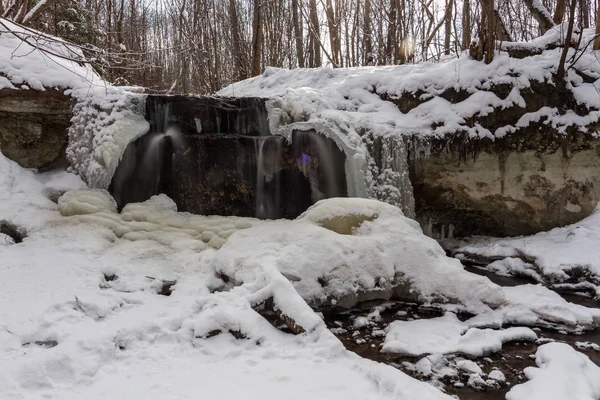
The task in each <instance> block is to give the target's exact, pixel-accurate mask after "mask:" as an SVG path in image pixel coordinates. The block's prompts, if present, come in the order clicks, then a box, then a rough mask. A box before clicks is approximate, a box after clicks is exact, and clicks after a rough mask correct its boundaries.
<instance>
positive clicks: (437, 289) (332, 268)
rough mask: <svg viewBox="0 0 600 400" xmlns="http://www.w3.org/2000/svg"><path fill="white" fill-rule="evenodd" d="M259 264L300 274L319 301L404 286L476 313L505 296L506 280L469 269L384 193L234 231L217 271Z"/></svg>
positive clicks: (240, 272) (304, 291)
mask: <svg viewBox="0 0 600 400" xmlns="http://www.w3.org/2000/svg"><path fill="white" fill-rule="evenodd" d="M375 215H376V218H374V219H373V217H374V216H375ZM349 227H350V228H352V227H353V229H349ZM338 232H339V233H338ZM348 233H349V234H348ZM299 255H301V256H299ZM259 266H260V267H261V268H267V267H268V268H274V269H277V270H278V271H280V272H281V273H283V274H284V275H285V276H286V277H298V278H299V279H294V282H293V284H294V287H295V288H296V290H297V291H298V292H299V293H300V295H301V296H302V297H303V298H304V299H305V300H307V301H308V302H309V303H311V304H314V305H319V304H327V303H329V302H332V300H335V301H334V302H333V303H335V304H337V305H339V306H346V307H349V306H352V305H353V304H355V303H356V302H357V301H358V300H359V299H365V296H366V297H369V296H370V297H371V298H390V297H391V296H392V295H393V294H394V292H396V293H397V292H398V291H399V292H400V296H402V295H404V296H409V297H411V298H413V299H415V298H416V299H418V300H419V301H423V302H435V301H441V302H454V303H457V304H460V305H462V306H463V308H466V309H469V310H472V311H474V312H477V311H481V310H488V309H489V306H492V307H496V306H498V305H499V304H502V303H503V302H504V295H503V292H502V289H501V288H500V287H499V286H497V285H495V284H493V283H492V282H490V281H489V280H488V279H487V278H482V277H477V276H476V275H474V274H470V273H468V272H466V271H465V270H464V269H463V267H462V265H461V264H460V262H458V260H453V259H450V258H448V257H446V255H445V253H444V251H443V250H442V248H441V247H440V246H439V245H438V243H437V242H436V241H435V240H433V239H431V238H429V237H427V236H425V235H423V233H422V231H421V229H420V227H419V225H418V223H417V222H415V221H414V220H411V219H408V218H406V217H404V216H403V215H402V212H401V211H400V210H399V209H398V208H396V207H393V206H390V205H388V204H385V203H381V202H379V201H376V200H368V199H352V198H336V199H327V200H322V201H319V202H317V203H316V204H315V205H314V206H313V207H311V208H310V209H309V210H308V211H306V212H305V213H304V214H303V215H301V216H300V217H299V218H298V219H296V220H294V221H285V220H280V221H273V222H270V223H269V224H258V225H254V226H253V227H252V228H250V229H247V230H243V231H238V232H236V234H235V235H232V236H231V237H230V239H229V240H228V241H227V243H226V244H225V245H224V246H223V247H222V248H221V250H220V251H219V252H218V253H217V255H216V257H215V260H214V268H215V270H217V271H219V272H221V273H223V274H225V275H227V276H230V277H232V278H233V279H234V280H236V281H245V280H247V279H248V276H249V274H254V273H255V271H256V270H257V267H259ZM365 266H368V267H365ZM407 286H408V287H407ZM365 292H366V293H365ZM363 294H364V296H363Z"/></svg>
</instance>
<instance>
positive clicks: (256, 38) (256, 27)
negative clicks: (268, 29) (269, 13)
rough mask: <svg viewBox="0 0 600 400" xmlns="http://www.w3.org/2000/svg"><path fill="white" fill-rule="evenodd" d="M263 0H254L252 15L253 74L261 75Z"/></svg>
mask: <svg viewBox="0 0 600 400" xmlns="http://www.w3.org/2000/svg"><path fill="white" fill-rule="evenodd" d="M260 2H261V0H254V11H253V16H252V76H257V75H260V57H261V48H262V38H263V32H262V18H261V9H260V8H261V4H260Z"/></svg>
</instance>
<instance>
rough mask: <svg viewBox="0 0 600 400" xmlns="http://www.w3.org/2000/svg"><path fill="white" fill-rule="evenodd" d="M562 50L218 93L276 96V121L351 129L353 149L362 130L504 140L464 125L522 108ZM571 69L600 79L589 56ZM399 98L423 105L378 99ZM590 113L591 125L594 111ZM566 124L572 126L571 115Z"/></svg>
mask: <svg viewBox="0 0 600 400" xmlns="http://www.w3.org/2000/svg"><path fill="white" fill-rule="evenodd" d="M562 29H563V26H562V25H560V26H557V27H554V28H552V29H550V30H549V31H548V32H547V33H546V34H545V35H544V36H543V37H541V38H538V39H536V40H535V41H533V42H532V43H531V46H533V47H536V48H538V47H539V48H540V49H541V48H542V46H544V47H545V45H546V44H548V43H554V42H556V41H557V40H558V38H560V37H561V35H562V34H563V32H562ZM592 37H593V31H592V30H585V33H584V37H583V40H582V44H585V43H587V42H588V40H589V39H590V38H592ZM519 45H522V46H525V45H526V44H524V43H521V44H519ZM531 46H530V47H531ZM561 51H562V49H552V50H545V51H543V52H541V54H539V55H534V56H532V57H527V58H523V59H517V58H510V57H509V56H508V54H507V53H505V52H500V53H499V54H497V55H496V56H495V57H494V60H493V61H492V62H491V63H490V64H489V65H486V64H484V63H481V62H478V61H475V60H472V59H470V58H469V57H468V56H467V55H466V54H465V55H463V56H462V57H460V58H457V59H453V60H451V61H448V62H445V63H420V64H416V65H401V66H386V67H359V68H336V69H332V68H314V69H294V70H286V69H277V68H268V69H266V70H265V72H264V73H263V74H262V75H260V76H257V77H254V78H251V79H248V80H245V81H242V82H238V83H234V84H232V85H230V86H228V87H226V88H224V89H223V90H221V91H220V92H219V94H220V95H225V96H238V97H242V96H260V97H271V98H276V99H277V100H278V102H279V106H278V107H279V109H280V111H281V114H282V122H285V123H290V122H302V123H307V122H308V123H314V124H319V123H323V124H330V125H331V124H338V125H340V126H344V127H346V126H351V127H353V128H354V129H353V130H348V132H347V135H348V137H349V140H350V139H351V140H352V141H354V142H355V143H358V141H357V140H356V138H355V135H356V133H357V132H359V133H360V132H365V131H375V132H377V134H379V135H386V134H389V133H393V134H418V135H437V136H440V135H444V134H447V133H455V132H457V131H464V130H467V131H468V133H469V134H470V135H471V136H474V137H481V136H491V137H494V136H502V135H504V134H505V133H506V128H504V129H502V131H500V132H489V131H487V130H486V129H483V128H482V127H481V126H479V127H477V126H476V127H473V128H467V127H466V126H465V120H466V119H468V118H471V117H473V116H475V115H481V116H485V115H486V114H487V113H489V112H490V111H491V110H492V108H498V107H500V108H503V109H504V108H508V107H512V106H517V107H524V106H525V105H524V100H523V98H522V97H521V95H520V94H519V91H520V90H522V89H527V88H529V87H531V84H532V82H550V81H551V79H552V73H553V72H555V71H556V66H557V64H558V59H559V58H560V53H561ZM574 68H577V69H578V70H580V71H582V72H584V73H586V74H588V75H590V76H593V77H596V78H600V64H599V63H598V62H597V60H596V59H595V55H594V53H593V52H592V51H589V50H587V51H586V52H584V54H583V56H582V57H581V58H580V59H578V60H577V62H576V63H575V65H574ZM566 80H567V85H568V87H569V89H570V90H572V91H573V93H574V94H575V97H576V98H577V101H578V102H580V104H584V105H586V106H587V107H588V108H595V109H598V108H600V96H598V95H597V91H596V86H594V85H595V83H585V82H583V80H582V78H581V77H580V76H579V75H577V74H576V73H575V72H574V71H573V70H570V71H569V72H568V74H567V77H566ZM500 84H510V85H512V86H513V90H512V91H511V93H510V94H509V95H508V97H506V98H505V99H501V98H499V97H498V96H496V95H495V94H494V93H492V92H490V91H488V90H490V89H492V88H493V87H494V86H496V85H500ZM449 89H453V90H455V91H456V92H461V91H464V92H466V93H467V94H469V96H468V97H467V98H466V99H465V100H463V101H460V102H457V103H456V104H453V103H451V102H449V101H447V100H445V99H443V98H441V97H437V96H439V95H440V94H442V93H444V92H445V91H447V90H449ZM404 93H411V94H418V96H419V99H420V100H422V101H424V102H423V103H422V104H421V105H418V106H417V107H415V108H413V109H412V110H410V111H408V112H407V113H403V112H401V111H400V110H399V109H398V107H396V105H395V104H393V103H392V102H390V101H386V100H384V99H386V98H389V99H391V100H394V99H396V100H397V99H399V98H400V96H401V95H402V94H404ZM427 100H429V101H427ZM556 111H557V115H555V116H554V117H557V118H558V119H556V120H554V117H553V116H552V115H550V119H549V120H548V122H547V123H548V124H553V125H556V127H560V126H562V125H564V124H565V123H566V122H567V121H564V120H559V119H560V118H559V117H562V116H561V115H558V114H559V113H558V110H556ZM593 114H594V118H595V120H597V119H598V113H593ZM528 115H529V114H526V116H525V117H524V118H525V119H528V123H531V122H533V121H534V120H535V121H539V120H540V117H541V115H540V116H533V115H531V116H530V117H528ZM568 118H571V119H572V120H573V123H575V124H577V122H576V121H575V119H576V118H577V116H576V115H574V114H572V115H570V116H569V117H568ZM525 119H524V121H525ZM317 130H318V129H317Z"/></svg>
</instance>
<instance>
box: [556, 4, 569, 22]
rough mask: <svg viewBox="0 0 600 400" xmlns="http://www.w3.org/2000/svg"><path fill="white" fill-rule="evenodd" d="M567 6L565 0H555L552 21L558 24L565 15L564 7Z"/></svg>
mask: <svg viewBox="0 0 600 400" xmlns="http://www.w3.org/2000/svg"><path fill="white" fill-rule="evenodd" d="M566 7H567V0H557V1H556V9H555V10H554V23H555V24H560V23H561V22H562V21H563V18H564V17H565V9H566Z"/></svg>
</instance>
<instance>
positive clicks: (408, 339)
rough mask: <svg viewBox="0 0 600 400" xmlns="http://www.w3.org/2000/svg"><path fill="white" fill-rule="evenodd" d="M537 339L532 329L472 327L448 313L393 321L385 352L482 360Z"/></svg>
mask: <svg viewBox="0 0 600 400" xmlns="http://www.w3.org/2000/svg"><path fill="white" fill-rule="evenodd" d="M535 339H537V335H536V334H535V332H533V331H532V330H531V329H529V328H520V327H516V328H508V329H504V330H493V329H477V328H469V325H468V324H467V323H465V322H461V321H460V320H459V319H458V318H457V317H456V315H455V314H453V313H446V314H445V315H444V316H443V317H439V318H431V319H423V320H415V321H394V322H392V323H391V324H390V325H389V326H388V330H387V333H386V336H385V341H384V343H383V347H382V349H381V351H383V352H386V353H395V354H404V355H409V356H422V355H426V354H450V353H459V354H465V355H468V356H472V357H481V356H484V355H487V354H489V353H495V352H497V351H500V350H501V349H502V345H503V344H504V343H506V342H511V341H517V340H520V341H534V340H535ZM459 367H460V365H459ZM475 372H476V371H475Z"/></svg>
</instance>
